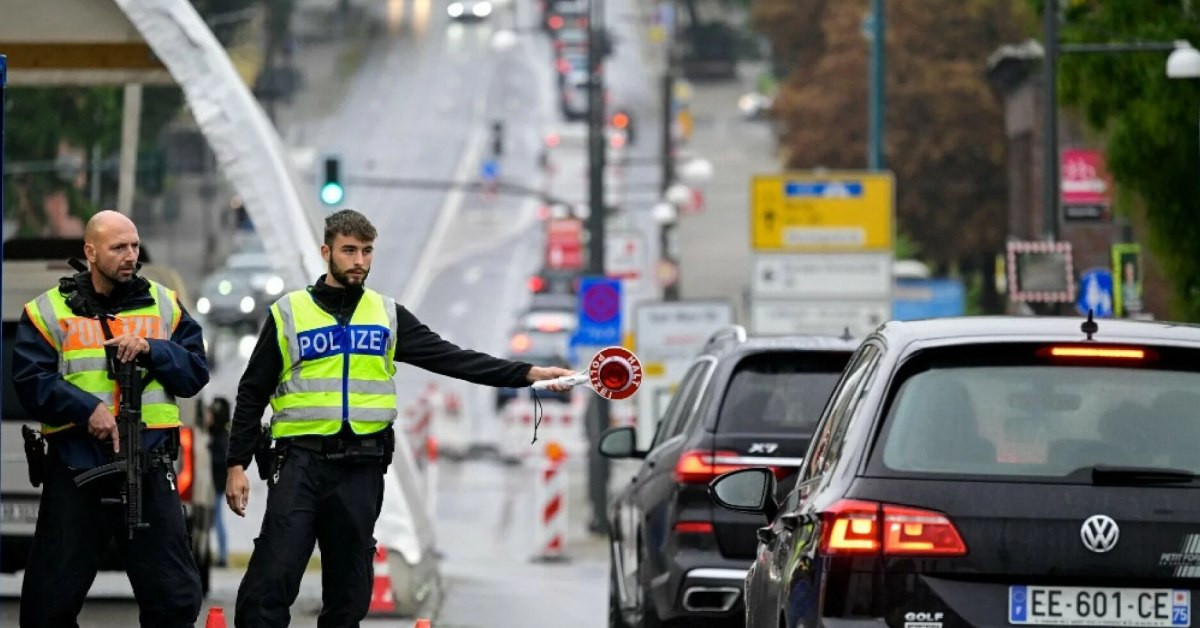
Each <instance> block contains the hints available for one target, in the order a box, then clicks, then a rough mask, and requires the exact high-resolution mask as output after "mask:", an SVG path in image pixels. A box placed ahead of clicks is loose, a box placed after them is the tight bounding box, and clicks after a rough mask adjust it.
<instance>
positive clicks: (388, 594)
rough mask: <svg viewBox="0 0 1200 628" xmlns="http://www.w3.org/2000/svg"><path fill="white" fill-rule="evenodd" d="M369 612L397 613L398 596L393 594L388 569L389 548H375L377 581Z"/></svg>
mask: <svg viewBox="0 0 1200 628" xmlns="http://www.w3.org/2000/svg"><path fill="white" fill-rule="evenodd" d="M367 612H368V613H395V612H396V598H395V596H394V595H393V594H392V578H391V575H390V573H389V571H388V563H387V550H385V549H383V548H382V547H377V548H375V582H374V584H373V585H372V587H371V606H370V607H369V608H368V609H367Z"/></svg>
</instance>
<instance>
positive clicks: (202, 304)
mask: <svg viewBox="0 0 1200 628" xmlns="http://www.w3.org/2000/svg"><path fill="white" fill-rule="evenodd" d="M210 310H212V301H209V300H208V297H200V298H199V299H196V311H197V312H200V313H201V314H208V312H209V311H210Z"/></svg>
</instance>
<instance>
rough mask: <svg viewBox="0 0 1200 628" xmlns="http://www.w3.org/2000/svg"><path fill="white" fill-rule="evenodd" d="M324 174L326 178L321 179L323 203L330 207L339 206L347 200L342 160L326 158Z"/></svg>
mask: <svg viewBox="0 0 1200 628" xmlns="http://www.w3.org/2000/svg"><path fill="white" fill-rule="evenodd" d="M324 174H325V176H324V178H323V179H321V191H320V195H321V202H322V203H325V204H326V205H330V206H332V205H337V204H339V203H341V202H342V200H343V199H345V198H346V188H345V187H344V186H343V185H342V160H341V159H339V158H337V157H326V158H325V161H324Z"/></svg>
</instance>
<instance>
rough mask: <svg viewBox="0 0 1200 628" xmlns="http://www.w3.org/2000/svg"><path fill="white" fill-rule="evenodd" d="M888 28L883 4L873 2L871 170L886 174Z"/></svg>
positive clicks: (881, 0)
mask: <svg viewBox="0 0 1200 628" xmlns="http://www.w3.org/2000/svg"><path fill="white" fill-rule="evenodd" d="M886 25H887V21H886V19H885V17H884V13H883V0H871V100H870V113H869V118H870V119H869V120H868V122H867V128H868V132H869V135H870V147H869V148H868V150H867V167H868V168H870V169H871V170H883V169H884V168H886V167H887V165H886V163H885V160H884V155H883V131H884V102H886V98H885V96H886V94H885V89H886V80H885V76H886V75H887V71H886V70H887V51H886V48H887V40H886V33H887V28H886Z"/></svg>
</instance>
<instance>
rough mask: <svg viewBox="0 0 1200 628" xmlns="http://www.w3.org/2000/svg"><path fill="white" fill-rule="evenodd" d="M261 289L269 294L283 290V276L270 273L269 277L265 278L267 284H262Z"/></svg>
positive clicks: (273, 294)
mask: <svg viewBox="0 0 1200 628" xmlns="http://www.w3.org/2000/svg"><path fill="white" fill-rule="evenodd" d="M263 289H264V290H266V291H267V294H269V295H271V296H275V295H277V294H279V293H280V292H283V277H280V276H279V275H271V278H270V279H268V280H267V285H265V286H263Z"/></svg>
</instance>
